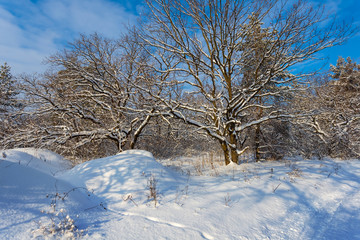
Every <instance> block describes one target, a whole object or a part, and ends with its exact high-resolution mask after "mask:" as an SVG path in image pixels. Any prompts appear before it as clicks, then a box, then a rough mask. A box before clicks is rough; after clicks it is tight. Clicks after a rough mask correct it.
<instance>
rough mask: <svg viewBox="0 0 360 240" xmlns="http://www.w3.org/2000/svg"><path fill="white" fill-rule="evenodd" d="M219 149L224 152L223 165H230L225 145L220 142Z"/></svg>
mask: <svg viewBox="0 0 360 240" xmlns="http://www.w3.org/2000/svg"><path fill="white" fill-rule="evenodd" d="M221 148H222V150H223V152H224V159H225V165H229V164H230V162H231V161H230V153H229V148H228V146H227V145H226V143H224V142H222V143H221Z"/></svg>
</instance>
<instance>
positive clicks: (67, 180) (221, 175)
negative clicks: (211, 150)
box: [0, 149, 360, 239]
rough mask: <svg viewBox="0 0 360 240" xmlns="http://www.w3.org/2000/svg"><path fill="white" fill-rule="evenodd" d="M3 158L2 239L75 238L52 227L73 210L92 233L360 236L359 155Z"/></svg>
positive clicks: (13, 154) (26, 153)
mask: <svg viewBox="0 0 360 240" xmlns="http://www.w3.org/2000/svg"><path fill="white" fill-rule="evenodd" d="M0 159H1V160H0V216H1V218H0V239H29V238H37V239H42V238H46V237H48V238H51V237H52V238H61V237H63V238H66V237H69V236H71V235H69V234H66V233H65V234H63V233H61V232H59V231H57V232H55V233H54V234H52V233H49V232H48V231H45V230H49V229H51V228H52V227H51V224H52V223H55V224H58V223H61V221H62V220H64V219H66V216H67V215H69V217H68V218H67V219H73V220H74V225H76V226H77V227H78V229H79V231H77V232H76V231H75V230H72V229H70V228H68V233H69V232H75V235H82V236H81V238H84V239H360V188H359V187H360V162H359V161H358V160H352V161H337V160H322V161H320V160H311V161H309V160H307V161H305V160H301V161H295V160H294V161H283V162H266V163H246V164H242V165H239V166H237V165H229V166H226V167H220V168H218V169H217V170H216V169H215V170H214V169H213V170H214V171H216V174H214V175H217V176H210V175H212V174H208V172H206V171H204V175H202V176H193V175H191V176H190V175H187V174H181V173H180V172H179V171H175V170H174V169H173V168H169V167H165V166H163V165H162V164H160V163H159V162H157V161H155V159H154V158H153V156H152V155H151V154H150V153H148V152H145V151H140V150H132V151H126V152H123V153H121V154H118V155H116V156H112V157H107V158H102V159H96V160H92V161H89V162H86V163H83V164H80V165H78V166H76V167H74V168H72V169H69V168H70V164H69V162H68V161H66V160H64V159H62V158H61V157H60V156H58V155H56V154H53V153H51V152H49V151H45V150H35V149H15V150H6V151H0ZM167 165H171V162H169V161H168V162H167ZM213 170H210V171H209V172H211V171H213ZM183 172H191V171H190V170H189V171H183ZM154 198H156V201H155V199H154ZM51 204H53V205H52V206H51ZM57 214H58V215H57ZM56 215H57V216H56ZM80 230H84V232H80ZM44 235H45V236H44Z"/></svg>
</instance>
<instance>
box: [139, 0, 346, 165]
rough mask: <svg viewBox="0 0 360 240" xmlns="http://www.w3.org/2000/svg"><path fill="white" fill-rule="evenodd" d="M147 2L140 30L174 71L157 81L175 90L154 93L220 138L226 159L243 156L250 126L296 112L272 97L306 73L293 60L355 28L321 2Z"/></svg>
mask: <svg viewBox="0 0 360 240" xmlns="http://www.w3.org/2000/svg"><path fill="white" fill-rule="evenodd" d="M147 4H148V6H149V14H148V15H146V16H147V17H148V18H147V19H146V21H145V23H144V24H143V25H142V26H143V31H142V33H141V38H142V39H143V41H144V43H145V44H146V45H147V46H148V47H149V49H151V51H150V52H151V55H152V57H153V58H154V59H156V62H157V65H153V68H154V69H155V70H157V72H158V74H160V75H162V76H165V75H166V76H168V77H166V78H161V79H162V80H163V82H160V81H159V82H156V83H155V84H162V85H164V84H167V85H168V86H172V87H173V89H174V91H173V92H172V94H171V96H167V97H163V96H153V97H154V98H155V99H158V101H160V102H162V104H163V105H164V106H166V107H167V109H168V110H169V112H170V113H171V114H172V116H174V117H175V118H178V119H181V120H183V121H184V122H185V123H186V124H190V125H192V126H194V127H195V128H196V129H197V131H198V132H202V133H206V134H207V135H208V136H210V137H211V138H213V139H214V140H215V141H217V142H218V143H219V146H220V147H221V149H222V150H223V153H224V159H225V164H229V163H230V162H235V163H238V160H239V156H240V155H241V154H243V153H244V152H245V151H246V150H247V149H248V148H249V147H248V146H247V145H246V144H244V140H245V139H246V134H247V133H248V132H247V131H248V129H251V128H256V126H258V129H259V126H260V124H262V123H265V122H269V121H271V120H274V119H279V120H280V119H287V118H289V117H294V116H295V115H294V114H291V113H289V112H288V111H287V110H288V108H287V107H286V104H275V102H274V99H275V98H278V99H281V97H282V96H284V95H285V94H288V93H290V92H294V91H297V90H299V87H298V86H301V84H300V82H301V81H302V80H303V79H304V77H305V76H308V74H309V73H300V72H299V71H295V70H294V66H296V65H297V64H299V63H304V62H306V61H307V60H311V59H313V58H314V57H315V56H316V54H317V53H318V52H320V51H321V50H324V49H326V48H329V47H332V46H334V45H337V44H341V43H342V42H343V41H344V40H346V39H347V38H348V37H349V35H351V33H352V27H351V25H336V23H335V22H332V21H330V20H329V19H328V18H326V17H324V15H323V14H322V11H321V8H313V7H312V6H311V5H309V4H308V2H307V1H301V0H300V1H296V2H295V3H293V2H292V3H291V4H290V3H289V2H287V1H280V0H270V1H262V0H255V1H246V0H235V1H217V0H157V1H147ZM253 40H254V41H253ZM170 75H172V77H169V76H170ZM149 94H150V95H151V93H150V92H149ZM194 100H196V101H194ZM254 113H255V115H254ZM256 134H257V136H256V138H259V136H260V134H259V132H258V133H256ZM256 141H258V140H256ZM255 144H258V143H255ZM258 145H259V144H258ZM256 148H259V146H257V147H256Z"/></svg>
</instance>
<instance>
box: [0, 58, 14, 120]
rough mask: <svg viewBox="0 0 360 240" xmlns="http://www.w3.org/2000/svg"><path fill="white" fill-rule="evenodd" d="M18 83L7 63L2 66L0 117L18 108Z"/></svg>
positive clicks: (0, 69) (0, 73) (0, 68)
mask: <svg viewBox="0 0 360 240" xmlns="http://www.w3.org/2000/svg"><path fill="white" fill-rule="evenodd" d="M16 95H18V91H17V90H16V81H15V79H14V78H13V76H12V74H11V68H10V66H9V65H8V64H7V63H4V64H3V65H1V66H0V116H2V115H4V114H7V113H9V112H10V111H11V110H13V109H14V108H16V107H17V106H18V101H17V99H16Z"/></svg>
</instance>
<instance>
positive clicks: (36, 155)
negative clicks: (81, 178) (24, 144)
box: [0, 148, 72, 175]
mask: <svg viewBox="0 0 360 240" xmlns="http://www.w3.org/2000/svg"><path fill="white" fill-rule="evenodd" d="M0 159H4V160H7V161H9V162H14V163H18V164H20V165H23V166H26V167H30V168H33V169H36V170H38V171H41V172H43V173H46V174H50V175H55V174H56V173H59V172H63V171H65V170H68V169H70V168H71V167H72V165H71V162H70V161H68V160H66V159H64V158H63V157H62V156H60V155H58V154H56V153H54V152H51V151H49V150H45V149H35V148H18V149H11V150H3V151H0Z"/></svg>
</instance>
